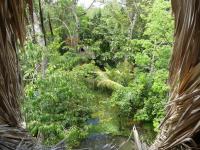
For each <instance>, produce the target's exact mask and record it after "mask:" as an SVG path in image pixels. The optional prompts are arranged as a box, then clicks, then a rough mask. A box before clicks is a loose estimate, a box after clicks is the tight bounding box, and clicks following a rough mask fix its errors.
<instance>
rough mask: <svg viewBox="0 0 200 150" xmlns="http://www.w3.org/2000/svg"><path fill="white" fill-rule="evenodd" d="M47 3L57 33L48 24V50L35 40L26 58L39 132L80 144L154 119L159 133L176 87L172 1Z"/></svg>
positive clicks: (33, 121)
mask: <svg viewBox="0 0 200 150" xmlns="http://www.w3.org/2000/svg"><path fill="white" fill-rule="evenodd" d="M130 6H131V7H130ZM132 6H133V7H132ZM45 8H46V9H45V13H44V14H45V15H47V14H48V13H50V16H51V18H52V22H51V23H52V24H53V27H54V28H53V31H54V36H53V37H51V36H50V31H49V30H48V29H47V41H48V45H47V47H44V46H42V45H40V44H39V43H35V44H33V43H32V41H30V40H29V41H28V42H27V43H26V46H25V49H26V51H25V52H21V55H20V59H21V64H22V70H23V73H24V80H25V81H26V82H25V101H24V105H23V110H24V113H25V114H26V115H25V116H26V121H27V125H28V129H29V130H30V131H31V133H32V134H33V135H34V136H38V135H41V136H42V137H43V139H44V142H45V143H46V144H52V143H57V142H58V141H59V140H61V139H63V138H67V139H68V142H69V144H70V145H71V146H76V145H78V144H79V142H80V140H82V139H83V138H85V137H87V135H89V134H92V133H94V132H103V133H112V134H122V133H124V131H125V132H126V131H127V130H129V129H130V126H132V125H133V124H134V123H135V122H142V123H144V122H149V123H151V124H153V126H154V130H155V131H158V125H159V123H160V121H161V120H162V118H163V115H164V113H165V112H164V105H165V104H166V100H167V93H168V90H169V89H168V86H167V78H168V63H169V57H170V55H171V52H170V50H171V47H172V41H173V39H172V30H173V25H172V24H173V21H172V18H171V12H170V5H169V1H165V0H139V1H135V0H128V1H127V6H122V5H121V4H119V3H117V1H113V2H110V3H106V4H105V6H104V7H103V8H101V9H99V8H92V10H91V11H90V12H89V13H88V14H87V13H86V12H85V10H83V8H81V7H79V6H75V5H74V3H73V1H68V0H59V1H57V2H56V5H54V4H52V3H51V2H48V3H45ZM74 13H75V15H74ZM135 14H137V15H136V18H135V19H136V20H131V19H132V18H134V15H135ZM76 17H77V18H78V21H77V18H76ZM55 18H57V19H55ZM134 21H135V25H134V24H133V23H134ZM77 22H78V23H79V28H77ZM45 26H46V27H47V26H48V24H47V22H45ZM131 27H133V29H132V30H131ZM70 37H72V38H73V37H76V38H77V37H79V39H78V43H77V45H75V46H72V45H70V44H69V43H67V42H66V39H67V38H70ZM79 48H83V49H84V51H80V50H79ZM45 59H46V60H47V62H46V63H47V64H46V65H45V66H43V61H44V60H45ZM37 66H39V68H37ZM93 118H98V119H99V120H100V121H99V123H98V124H97V125H89V124H88V120H90V119H93ZM151 139H152V137H151Z"/></svg>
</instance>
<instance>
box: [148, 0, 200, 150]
mask: <svg viewBox="0 0 200 150" xmlns="http://www.w3.org/2000/svg"><path fill="white" fill-rule="evenodd" d="M172 9H173V13H174V16H175V35H174V36H175V43H174V49H173V55H172V58H171V64H170V76H169V85H170V87H171V91H170V99H169V105H168V107H167V115H166V116H165V119H164V121H163V122H162V124H161V132H160V134H159V135H158V137H157V139H156V141H155V143H154V145H153V146H152V147H151V149H176V150H177V149H191V148H193V149H198V148H200V141H199V139H198V138H196V137H197V136H198V135H200V1H199V0H172Z"/></svg>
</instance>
